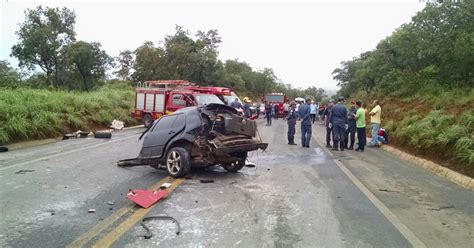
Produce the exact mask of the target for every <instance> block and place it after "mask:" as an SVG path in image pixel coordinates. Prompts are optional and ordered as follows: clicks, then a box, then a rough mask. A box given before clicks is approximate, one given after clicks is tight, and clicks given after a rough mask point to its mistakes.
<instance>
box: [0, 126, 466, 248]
mask: <svg viewBox="0 0 474 248" xmlns="http://www.w3.org/2000/svg"><path fill="white" fill-rule="evenodd" d="M258 122H259V133H260V135H261V137H262V139H263V140H264V141H265V142H268V143H269V144H270V145H269V148H268V149H267V151H266V152H258V153H257V152H254V153H252V154H251V156H250V160H251V161H252V162H254V163H256V164H257V166H256V167H254V168H249V167H245V168H244V169H243V170H241V172H240V173H226V172H225V171H224V170H223V169H221V168H219V167H214V168H209V169H206V170H198V171H195V172H193V174H192V178H188V179H184V180H173V179H171V178H169V177H167V175H166V172H165V171H163V170H156V169H153V168H151V167H132V168H119V167H117V166H116V165H115V163H116V161H117V160H119V159H123V158H131V157H135V156H136V155H137V154H138V151H139V149H140V146H141V143H140V142H137V139H138V136H139V134H140V133H141V132H142V131H143V129H141V128H140V129H131V130H127V131H120V132H116V133H114V135H113V138H112V139H110V140H101V139H93V138H92V139H73V140H66V141H61V142H57V143H54V144H49V145H43V146H38V147H33V148H27V149H22V150H16V151H10V152H7V153H1V154H0V207H1V212H0V217H1V218H0V228H1V229H0V230H1V232H0V247H66V246H69V247H77V246H84V247H106V246H114V247H156V246H160V247H411V246H415V247H423V246H426V247H472V244H473V241H474V192H472V191H470V190H467V189H464V188H461V187H459V186H457V185H456V184H454V183H451V182H450V181H448V180H446V179H444V178H440V177H438V176H436V175H433V174H431V173H430V172H428V171H425V170H424V169H422V168H420V167H418V166H416V165H413V164H411V163H409V162H406V161H402V160H400V159H398V158H396V157H394V156H392V155H390V154H388V153H386V152H384V151H382V150H380V149H376V148H374V149H369V148H368V149H366V152H365V153H356V152H354V151H345V152H332V151H328V150H327V149H326V148H325V147H322V146H321V144H322V143H324V141H323V139H324V132H325V130H324V128H323V127H322V126H321V125H320V124H316V125H314V126H313V139H312V141H311V148H309V149H307V148H302V147H301V146H288V145H286V124H285V122H284V121H282V120H275V121H274V122H273V125H272V126H270V127H267V126H264V125H263V122H264V120H259V121H258ZM299 131H300V130H299V126H298V127H297V137H296V140H297V141H298V142H297V143H301V142H299V139H300V136H299ZM201 179H213V180H214V183H201V182H200V180H201ZM163 182H170V183H172V185H173V187H172V188H171V189H170V194H169V196H168V198H167V199H164V200H162V201H160V202H158V203H157V204H156V205H154V207H152V208H150V209H147V210H144V209H141V208H139V207H136V206H135V205H134V204H132V203H131V202H130V201H129V200H128V199H126V194H127V192H128V190H129V189H145V188H156V187H157V185H160V184H161V183H163ZM173 189H174V190H173ZM171 190H172V191H171ZM89 209H95V212H93V213H89V212H88V210H89ZM153 215H167V216H172V217H174V218H175V219H177V220H178V222H179V223H180V225H181V233H180V234H179V235H176V233H175V232H176V227H175V224H174V223H172V222H171V221H168V220H151V221H149V222H147V225H148V226H149V227H150V229H151V231H152V233H153V234H154V236H153V237H152V238H151V239H145V238H143V235H144V234H145V230H144V229H143V228H142V227H141V226H140V225H139V224H137V223H139V221H140V220H141V219H142V218H143V217H144V216H153Z"/></svg>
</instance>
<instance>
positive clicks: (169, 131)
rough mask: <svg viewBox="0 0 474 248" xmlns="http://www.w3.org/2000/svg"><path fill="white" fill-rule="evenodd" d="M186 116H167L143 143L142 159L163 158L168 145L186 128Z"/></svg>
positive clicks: (162, 118) (148, 134)
mask: <svg viewBox="0 0 474 248" xmlns="http://www.w3.org/2000/svg"><path fill="white" fill-rule="evenodd" d="M184 119H185V117H184V114H174V115H165V116H163V117H161V118H160V120H159V121H158V122H157V123H156V124H155V126H153V127H152V129H151V130H150V132H148V133H147V135H146V136H145V140H144V141H143V149H142V152H141V154H140V155H141V156H142V157H162V155H163V152H164V148H165V146H166V144H167V143H168V142H169V140H171V138H173V137H174V136H175V135H177V134H178V133H179V132H181V131H182V130H183V128H184V123H185V122H184Z"/></svg>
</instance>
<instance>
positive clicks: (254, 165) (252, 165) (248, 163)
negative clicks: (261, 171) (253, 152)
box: [245, 161, 257, 168]
mask: <svg viewBox="0 0 474 248" xmlns="http://www.w3.org/2000/svg"><path fill="white" fill-rule="evenodd" d="M256 166H257V165H256V164H255V163H252V162H248V161H247V163H245V167H249V168H254V167H256Z"/></svg>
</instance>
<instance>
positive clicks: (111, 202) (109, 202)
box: [106, 201, 115, 205]
mask: <svg viewBox="0 0 474 248" xmlns="http://www.w3.org/2000/svg"><path fill="white" fill-rule="evenodd" d="M106 203H107V204H109V205H114V204H115V203H114V202H113V201H108V202H106Z"/></svg>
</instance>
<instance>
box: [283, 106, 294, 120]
mask: <svg viewBox="0 0 474 248" xmlns="http://www.w3.org/2000/svg"><path fill="white" fill-rule="evenodd" d="M290 105H291V104H288V103H287V102H285V103H283V115H284V116H283V118H286V117H287V116H288V113H289V112H290ZM295 106H296V103H295Z"/></svg>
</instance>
